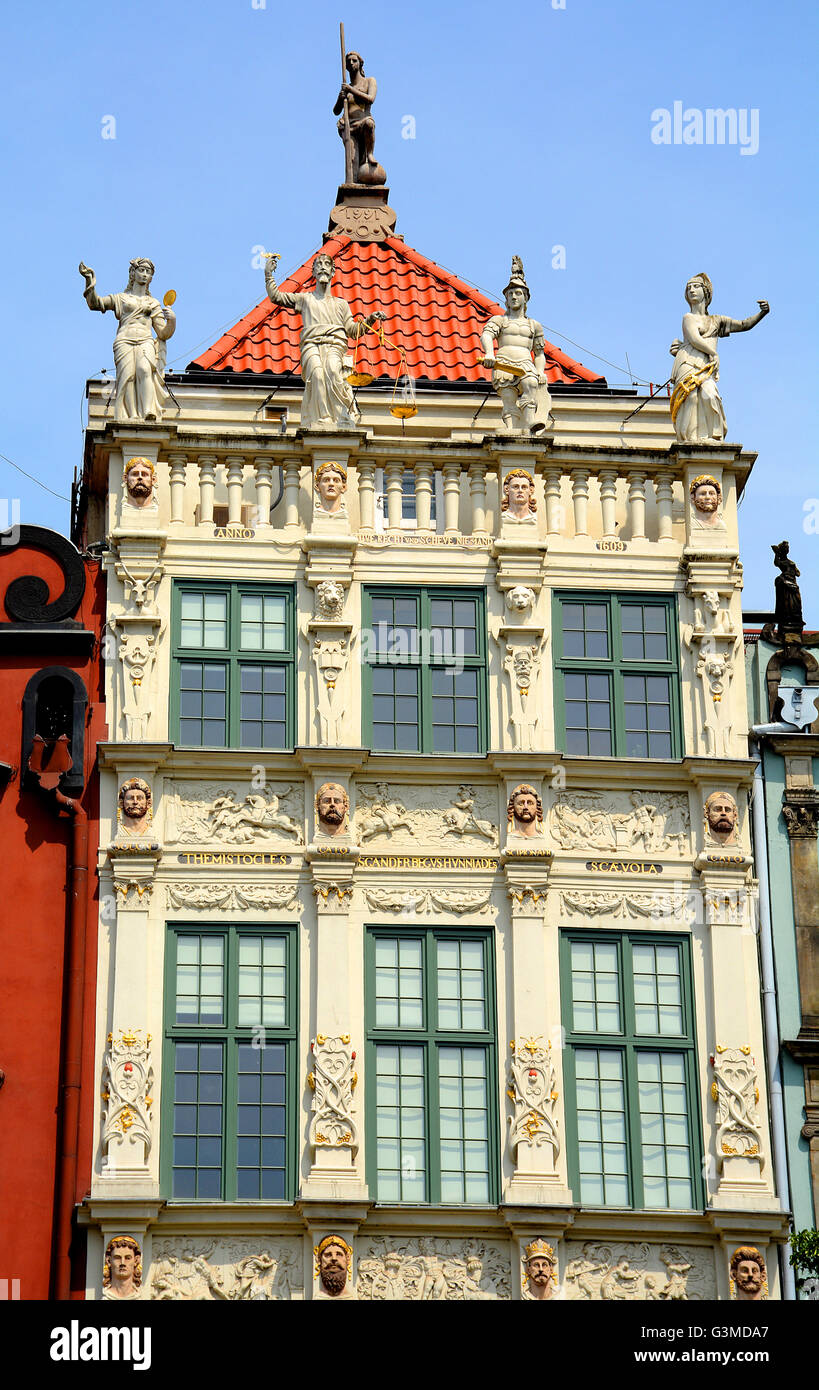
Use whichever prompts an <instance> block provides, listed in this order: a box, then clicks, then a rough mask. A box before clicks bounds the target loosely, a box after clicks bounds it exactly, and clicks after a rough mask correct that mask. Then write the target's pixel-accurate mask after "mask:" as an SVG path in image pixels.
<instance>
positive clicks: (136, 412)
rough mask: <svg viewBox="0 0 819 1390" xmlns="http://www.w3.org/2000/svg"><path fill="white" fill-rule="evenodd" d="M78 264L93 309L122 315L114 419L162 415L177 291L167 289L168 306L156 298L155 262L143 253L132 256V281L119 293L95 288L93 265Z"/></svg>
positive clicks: (116, 354) (116, 343) (116, 347)
mask: <svg viewBox="0 0 819 1390" xmlns="http://www.w3.org/2000/svg"><path fill="white" fill-rule="evenodd" d="M79 270H80V275H82V277H83V279H84V280H85V289H84V290H83V295H84V296H85V302H86V304H87V305H88V307H89V309H95V310H97V312H98V313H101V314H105V313H107V312H108V310H109V309H110V310H111V312H112V314H113V315H114V317H115V318H116V319H118V320H119V328H118V329H117V335H116V337H115V339H114V363H115V365H116V369H117V386H116V394H115V397H114V419H115V420H121V421H124V420H161V418H162V409H163V406H164V405H165V403H166V402H167V401H168V400H170V395H169V393H168V391H167V390H166V388H165V381H164V377H165V357H166V351H167V349H166V347H165V343H166V342H167V340H168V338H172V337H173V335H174V333H175V331H176V315H175V313H174V311H173V309H172V308H171V305H172V304H173V303H174V301H175V299H176V294H175V292H174V291H173V290H169V291H168V293H167V294H166V295H165V299H164V307H163V304H160V302H159V300H158V299H154V297H153V295H152V294H150V293H149V290H150V286H151V280H152V278H153V274H154V263H153V261H149V260H147V259H146V257H144V256H139V257H137V259H136V260H133V261H131V264H130V267H129V271H128V284H127V286H126V287H125V289H124V290H122V291H121V292H120V293H119V294H103V295H99V294H97V277H96V275H95V274H94V271H93V270H92V269H91V267H90V266H87V265H84V264H83V262H82V261H80V265H79ZM151 330H153V332H152V331H151ZM154 334H155V335H156V336H155V337H154Z"/></svg>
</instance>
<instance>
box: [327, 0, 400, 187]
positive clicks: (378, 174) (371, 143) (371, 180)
mask: <svg viewBox="0 0 819 1390" xmlns="http://www.w3.org/2000/svg"><path fill="white" fill-rule="evenodd" d="M339 31H340V39H341V91H340V92H339V94H338V100H337V101H336V104H335V106H334V107H333V115H334V116H339V115H340V117H341V119H340V120H339V123H338V133H339V135H340V136H341V138H342V140H343V141H344V182H345V183H346V184H364V185H373V184H375V185H380V184H384V183H386V182H387V175H386V173H385V171H384V169H383V167H382V166H381V165H380V164H378V163H377V162H376V160H375V159H374V158H373V149H374V148H375V121H374V120H373V118H372V116H371V114H370V109H371V107H372V104H373V102H374V101H375V94H376V91H377V84H376V80H375V78H374V77H365V76H364V59H363V58H362V57H361V54H360V53H356V52H354V51H353V52H350V53H346V52H345V47H344V25H343V24H340V25H339ZM348 78H349V81H348V80H347V79H348Z"/></svg>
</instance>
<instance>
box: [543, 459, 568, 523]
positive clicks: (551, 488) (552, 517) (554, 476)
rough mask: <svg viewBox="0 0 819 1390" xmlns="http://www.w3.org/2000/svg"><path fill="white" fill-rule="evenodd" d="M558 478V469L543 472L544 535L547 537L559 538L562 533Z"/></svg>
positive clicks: (547, 469)
mask: <svg viewBox="0 0 819 1390" xmlns="http://www.w3.org/2000/svg"><path fill="white" fill-rule="evenodd" d="M560 477H561V474H560V469H559V468H546V469H545V470H544V473H543V479H544V489H545V493H546V533H547V535H549V536H559V535H561V534H562V532H563V516H562V511H563V509H562V507H561V505H560Z"/></svg>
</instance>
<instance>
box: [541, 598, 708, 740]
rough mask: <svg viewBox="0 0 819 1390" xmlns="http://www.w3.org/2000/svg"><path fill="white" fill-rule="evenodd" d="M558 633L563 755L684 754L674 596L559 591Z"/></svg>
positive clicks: (557, 673)
mask: <svg viewBox="0 0 819 1390" xmlns="http://www.w3.org/2000/svg"><path fill="white" fill-rule="evenodd" d="M553 635H554V653H555V658H554V660H555V699H556V705H557V721H558V728H559V729H560V731H561V735H562V743H563V749H564V751H565V752H567V753H580V754H587V755H589V756H591V757H596V756H602V757H613V756H619V757H625V758H678V757H681V756H682V730H681V721H680V675H679V636H678V628H677V607H676V602H675V599H674V597H673V595H667V596H665V595H660V594H658V595H632V594H600V593H566V592H562V593H561V592H558V593H556V594H555V596H554V612H553Z"/></svg>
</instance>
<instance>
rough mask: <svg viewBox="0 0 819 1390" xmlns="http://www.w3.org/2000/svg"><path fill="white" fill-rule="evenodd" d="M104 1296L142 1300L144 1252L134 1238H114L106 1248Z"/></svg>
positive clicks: (103, 1273) (103, 1280)
mask: <svg viewBox="0 0 819 1390" xmlns="http://www.w3.org/2000/svg"><path fill="white" fill-rule="evenodd" d="M102 1296H103V1298H111V1299H137V1298H142V1251H141V1249H140V1247H139V1242H138V1241H136V1240H134V1238H133V1236H113V1237H112V1238H111V1240H109V1242H108V1244H107V1245H106V1247H105V1262H104V1264H103V1266H102Z"/></svg>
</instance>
